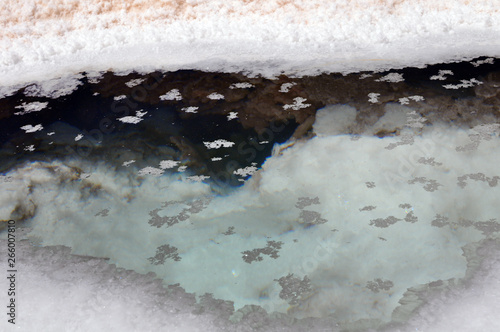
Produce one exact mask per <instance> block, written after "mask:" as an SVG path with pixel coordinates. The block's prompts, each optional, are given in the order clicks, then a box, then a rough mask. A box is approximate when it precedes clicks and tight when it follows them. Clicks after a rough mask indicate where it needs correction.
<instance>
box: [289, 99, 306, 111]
mask: <svg viewBox="0 0 500 332" xmlns="http://www.w3.org/2000/svg"><path fill="white" fill-rule="evenodd" d="M293 100H294V103H293V104H287V105H283V109H284V110H287V109H292V110H294V111H298V110H299V109H301V108H307V107H309V106H311V104H304V102H305V101H306V100H307V99H305V98H302V97H296V98H293Z"/></svg>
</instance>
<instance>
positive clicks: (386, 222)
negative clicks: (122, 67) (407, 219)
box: [370, 216, 401, 228]
mask: <svg viewBox="0 0 500 332" xmlns="http://www.w3.org/2000/svg"><path fill="white" fill-rule="evenodd" d="M400 220H401V219H399V218H396V217H394V216H389V217H387V218H385V219H383V218H378V219H372V220H370V226H375V227H381V228H386V227H389V226H390V225H393V224H395V223H397V222H398V221H400Z"/></svg>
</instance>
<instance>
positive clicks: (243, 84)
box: [229, 82, 255, 89]
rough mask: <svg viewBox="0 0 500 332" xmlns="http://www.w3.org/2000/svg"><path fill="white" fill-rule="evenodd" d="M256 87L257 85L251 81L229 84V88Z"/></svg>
mask: <svg viewBox="0 0 500 332" xmlns="http://www.w3.org/2000/svg"><path fill="white" fill-rule="evenodd" d="M254 87H255V85H253V84H251V83H248V82H243V83H233V84H231V85H230V86H229V89H250V88H254Z"/></svg>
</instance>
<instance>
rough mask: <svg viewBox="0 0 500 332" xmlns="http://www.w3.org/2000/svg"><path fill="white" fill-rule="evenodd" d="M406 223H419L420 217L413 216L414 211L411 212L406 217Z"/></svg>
mask: <svg viewBox="0 0 500 332" xmlns="http://www.w3.org/2000/svg"><path fill="white" fill-rule="evenodd" d="M405 221H406V222H411V223H414V222H417V221H418V217H417V216H416V215H414V214H413V211H410V212H408V213H407V214H406V216H405Z"/></svg>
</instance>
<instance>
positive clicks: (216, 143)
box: [203, 139, 234, 149]
mask: <svg viewBox="0 0 500 332" xmlns="http://www.w3.org/2000/svg"><path fill="white" fill-rule="evenodd" d="M203 144H205V146H206V147H207V149H219V148H222V147H224V148H230V147H232V146H233V145H234V142H230V141H226V140H225V139H218V140H215V141H213V142H203Z"/></svg>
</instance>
